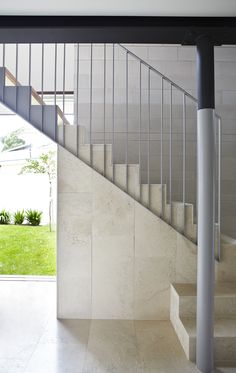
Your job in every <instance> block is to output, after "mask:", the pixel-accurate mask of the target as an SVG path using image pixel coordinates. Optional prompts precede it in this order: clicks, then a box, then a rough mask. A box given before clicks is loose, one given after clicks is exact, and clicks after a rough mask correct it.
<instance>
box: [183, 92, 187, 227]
mask: <svg viewBox="0 0 236 373" xmlns="http://www.w3.org/2000/svg"><path fill="white" fill-rule="evenodd" d="M185 203H186V96H185V93H183V232H185V224H186V222H185Z"/></svg>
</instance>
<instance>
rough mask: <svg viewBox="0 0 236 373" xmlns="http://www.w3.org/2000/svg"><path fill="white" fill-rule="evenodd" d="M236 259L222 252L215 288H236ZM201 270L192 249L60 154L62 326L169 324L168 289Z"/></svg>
mask: <svg viewBox="0 0 236 373" xmlns="http://www.w3.org/2000/svg"><path fill="white" fill-rule="evenodd" d="M235 253H236V250H235V243H234V244H233V245H232V244H227V245H226V246H225V245H222V248H221V254H222V256H221V261H220V263H219V264H218V265H217V267H216V270H217V271H216V278H217V280H219V281H221V280H222V281H225V282H227V281H235V280H236V272H235V263H236V254H235ZM196 270H197V248H196V246H195V245H194V244H193V243H192V242H190V241H189V240H188V239H186V238H184V237H183V236H182V235H181V234H179V233H178V232H176V231H175V230H174V229H173V228H172V227H171V226H169V225H168V224H166V223H165V222H163V221H162V220H161V219H159V218H158V217H157V216H156V215H153V214H152V213H151V212H150V211H149V210H147V209H146V208H145V207H143V206H141V205H140V204H139V203H138V202H136V201H135V200H134V199H132V198H131V197H130V196H128V195H127V194H126V193H124V192H123V191H121V190H120V189H119V188H118V187H116V186H115V185H114V184H113V183H111V182H110V181H108V180H107V179H106V178H104V177H103V176H101V175H100V174H98V173H97V172H96V171H94V170H93V169H91V168H90V167H89V166H87V165H86V164H84V163H83V162H82V161H80V160H79V159H77V158H76V157H74V156H73V155H71V154H70V153H69V152H67V151H66V150H64V149H63V148H61V147H59V150H58V231H57V286H58V297H57V300H58V309H57V312H58V317H59V318H81V319H87V318H88V319H90V318H92V319H144V320H153V319H154V320H166V319H169V311H170V310H169V306H170V305H169V301H170V299H169V298H170V296H169V288H170V283H172V282H178V283H183V282H184V283H186V282H192V283H193V282H196Z"/></svg>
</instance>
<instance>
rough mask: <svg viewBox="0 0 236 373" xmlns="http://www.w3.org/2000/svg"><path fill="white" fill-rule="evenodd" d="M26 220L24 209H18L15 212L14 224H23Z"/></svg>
mask: <svg viewBox="0 0 236 373" xmlns="http://www.w3.org/2000/svg"><path fill="white" fill-rule="evenodd" d="M24 220H25V212H24V210H22V211H20V210H17V211H16V212H15V214H14V224H16V225H20V224H23V222H24Z"/></svg>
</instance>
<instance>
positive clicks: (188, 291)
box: [170, 282, 236, 366]
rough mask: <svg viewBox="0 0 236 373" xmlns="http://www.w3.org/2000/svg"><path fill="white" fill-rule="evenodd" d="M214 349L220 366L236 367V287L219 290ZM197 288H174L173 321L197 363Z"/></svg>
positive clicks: (226, 285) (189, 355) (229, 285)
mask: <svg viewBox="0 0 236 373" xmlns="http://www.w3.org/2000/svg"><path fill="white" fill-rule="evenodd" d="M214 301H215V321H214V325H215V326H214V349H215V363H216V365H217V366H236V283H230V282H225V283H220V284H217V285H216V287H215V297H214ZM196 308H197V287H196V284H186V283H184V284H183V283H178V284H172V285H171V307H170V319H171V322H172V325H173V327H174V329H175V331H176V334H177V336H178V338H179V341H180V343H181V345H182V347H183V349H184V351H185V354H186V356H187V358H188V359H189V360H191V361H193V362H194V361H195V360H196Z"/></svg>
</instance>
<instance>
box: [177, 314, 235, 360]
mask: <svg viewBox="0 0 236 373" xmlns="http://www.w3.org/2000/svg"><path fill="white" fill-rule="evenodd" d="M181 322H182V324H183V328H184V329H185V331H186V334H187V336H188V343H189V347H188V348H189V360H191V361H193V362H194V361H196V320H195V319H186V318H183V319H181ZM214 356H215V365H216V366H233V367H236V318H235V319H223V318H222V319H217V320H215V325H214Z"/></svg>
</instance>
